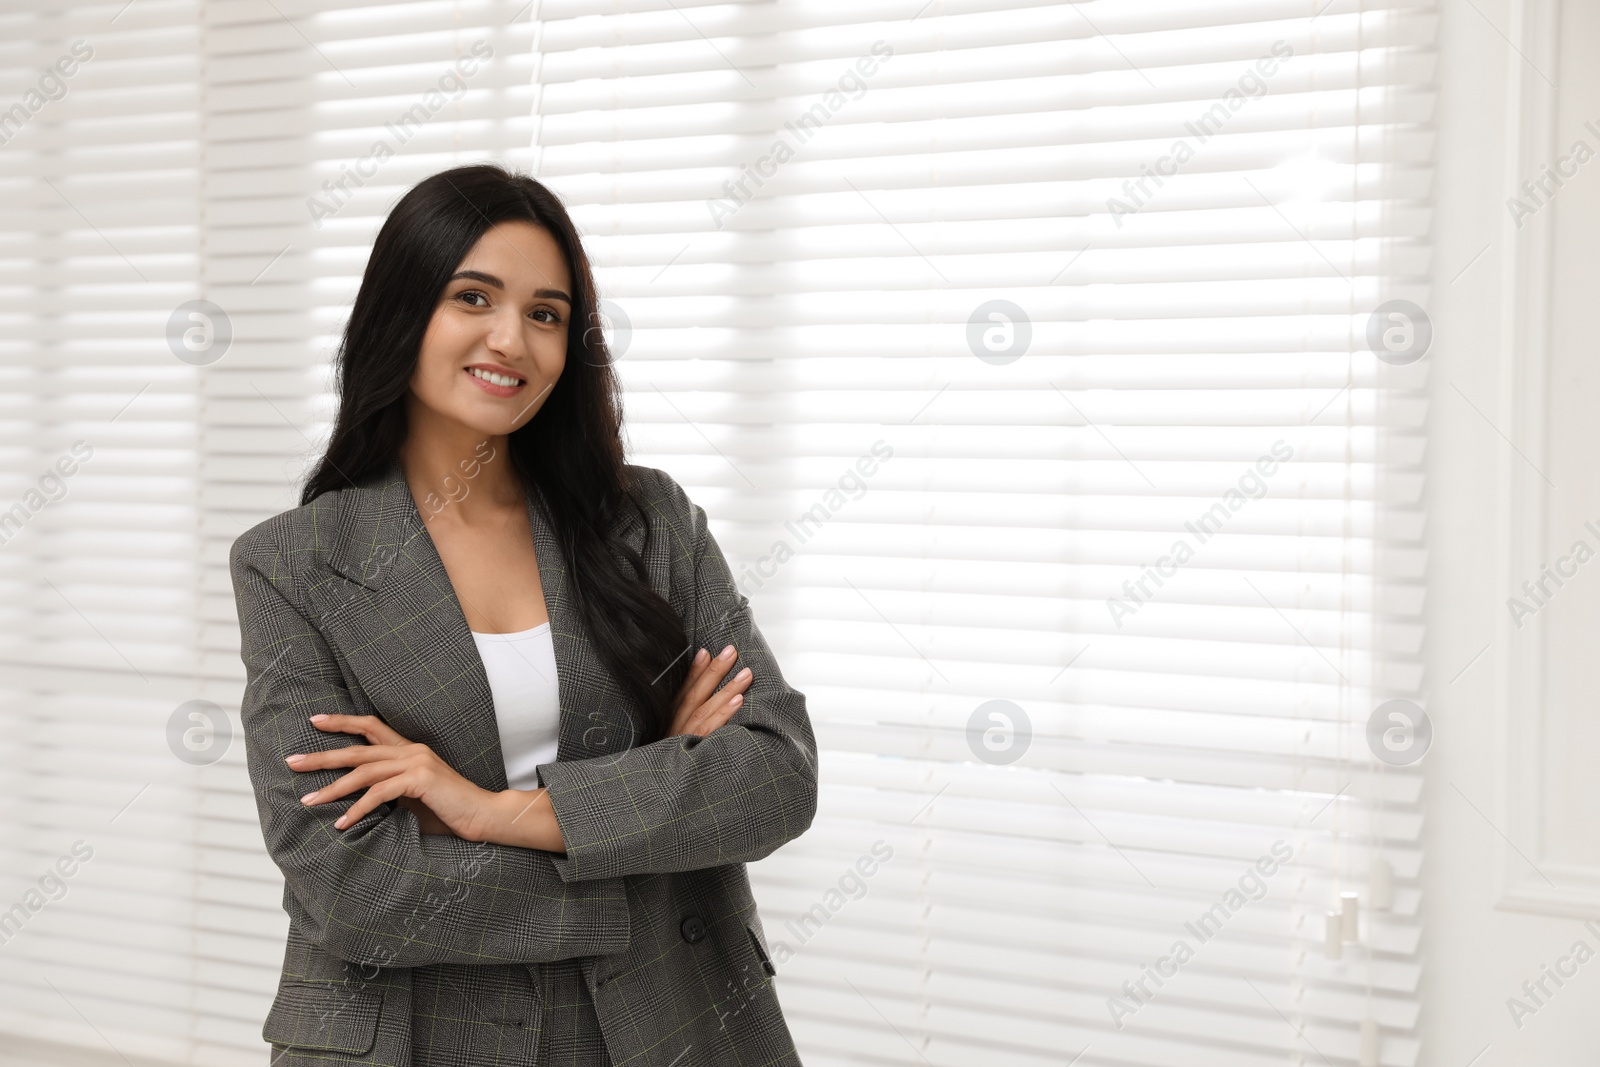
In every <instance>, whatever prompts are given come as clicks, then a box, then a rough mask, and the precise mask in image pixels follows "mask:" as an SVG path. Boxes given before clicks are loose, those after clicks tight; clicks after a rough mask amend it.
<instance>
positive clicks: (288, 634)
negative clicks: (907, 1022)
mask: <svg viewBox="0 0 1600 1067" xmlns="http://www.w3.org/2000/svg"><path fill="white" fill-rule="evenodd" d="M597 321H598V317H597V313H596V297H595V288H594V282H593V277H592V274H591V271H590V267H589V263H588V260H587V258H586V257H585V255H584V252H583V248H582V246H581V244H580V242H579V239H578V235H577V232H576V230H575V229H574V227H573V225H572V222H571V220H570V219H569V218H568V216H567V213H566V211H565V209H564V207H563V206H562V204H561V202H560V201H559V200H558V199H557V198H556V197H555V196H554V195H552V194H551V193H550V192H549V191H548V190H547V189H545V188H544V187H543V186H542V185H540V184H539V183H538V182H536V181H534V180H533V179H531V178H528V177H523V176H518V175H513V174H511V173H508V172H506V171H504V170H502V169H500V168H498V167H495V166H490V165H479V166H470V167H462V168H458V169H455V170H450V171H446V172H444V173H441V174H437V175H434V176H433V177H431V178H428V179H426V180H425V181H423V182H422V183H420V184H419V185H418V186H416V188H414V189H412V190H411V191H410V192H408V193H407V194H406V195H405V196H404V197H403V198H402V199H401V200H400V202H399V203H398V204H397V205H396V206H395V208H394V211H393V212H392V213H391V214H390V216H389V218H388V219H387V220H386V221H385V223H384V225H383V227H382V229H381V230H380V231H379V234H378V238H377V241H376V243H375V244H374V246H373V249H372V254H371V258H370V259H369V261H368V264H367V269H366V273H365V276H364V277H363V279H362V282H361V288H360V291H359V293H358V294H357V296H356V300H355V305H354V307H353V308H352V311H351V316H350V321H349V325H348V326H347V328H346V330H345V335H344V341H343V345H342V347H341V350H340V357H339V375H340V406H339V413H338V416H337V419H336V422H335V425H334V429H333V433H332V436H331V438H330V441H329V444H328V449H327V453H326V455H324V456H323V458H322V460H321V462H320V464H319V465H318V466H317V467H316V468H315V470H314V472H313V473H312V475H311V477H310V479H309V481H308V483H307V485H306V487H305V491H304V495H303V498H302V504H301V506H300V507H298V508H295V509H293V510H291V511H286V512H284V513H283V514H281V515H278V516H276V517H275V518H272V519H269V520H268V521H266V522H264V523H261V524H260V525H259V526H256V527H254V528H253V529H251V530H250V531H249V532H248V533H246V534H245V535H244V536H242V537H240V538H239V539H238V541H237V542H236V543H235V544H234V546H233V551H232V553H231V557H230V565H231V569H232V575H233V583H234V591H235V595H236V597H237V600H238V607H239V621H240V629H241V634H242V642H241V655H242V657H243V659H244V662H245V665H246V669H247V685H246V689H245V695H244V700H243V706H242V717H243V721H244V729H245V740H246V749H247V754H248V762H249V769H250V778H251V782H252V784H253V786H254V789H255V795H256V803H257V807H258V809H259V811H260V815H261V827H262V832H263V835H264V837H265V839H266V843H267V848H268V851H269V852H270V853H271V855H272V858H273V860H274V861H275V862H276V863H277V864H278V866H279V868H280V869H282V871H283V874H284V879H285V889H284V898H283V903H284V908H285V910H286V911H288V913H289V919H290V922H289V934H288V945H287V949H286V952H285V955H284V965H283V975H282V978H281V980H280V983H279V987H278V993H277V998H276V1000H275V1001H274V1002H273V1005H272V1009H271V1012H270V1013H269V1014H268V1016H267V1020H266V1025H265V1026H264V1027H263V1031H262V1033H263V1036H264V1038H265V1039H266V1040H267V1041H268V1042H270V1043H271V1045H272V1049H273V1058H272V1063H273V1064H274V1067H309V1065H311V1064H316V1065H318V1067H327V1065H329V1064H342V1063H362V1064H388V1065H406V1064H409V1065H414V1067H444V1065H461V1067H469V1065H470V1067H484V1065H491V1064H505V1065H508V1067H509V1065H513V1064H515V1065H534V1064H538V1065H541V1067H542V1065H545V1064H564V1065H590V1064H594V1065H603V1064H629V1065H634V1064H637V1065H659V1067H668V1065H672V1067H690V1065H695V1064H704V1065H713V1064H731V1063H744V1064H764V1065H771V1064H798V1063H799V1062H800V1060H799V1057H798V1056H797V1055H796V1053H795V1049H794V1044H793V1041H792V1040H791V1038H790V1034H789V1030H788V1027H787V1025H786V1024H785V1022H784V1019H783V1015H782V1012H781V1011H780V1009H779V1006H778V1002H777V1000H776V999H775V997H774V994H773V990H772V984H771V978H772V975H773V974H774V973H775V971H774V968H773V966H772V964H771V963H770V961H769V960H768V958H767V953H766V948H765V940H764V936H763V933H762V928H761V923H760V921H759V919H758V918H757V916H756V911H755V902H754V900H753V899H752V897H751V894H750V886H749V881H748V879H747V877H746V874H745V868H744V864H745V863H746V862H747V861H750V860H756V859H760V858H762V857H763V856H766V855H768V854H769V853H771V852H772V851H773V850H774V849H776V848H777V847H779V846H780V845H782V844H783V843H784V842H786V841H789V840H792V839H793V838H794V837H796V836H797V835H799V834H800V833H801V832H803V831H804V830H805V829H806V828H807V827H808V826H809V825H810V824H811V820H812V817H813V815H814V814H815V811H816V795H817V770H816V742H815V740H814V738H813V736H812V731H811V725H810V722H809V720H808V718H807V716H806V710H805V698H804V697H803V696H802V694H800V693H799V692H797V691H796V690H794V689H793V688H791V687H790V686H788V685H787V684H786V683H785V682H784V681H783V676H782V674H781V673H780V672H779V670H778V666H777V664H776V663H775V662H774V661H773V659H772V654H771V652H770V651H769V649H768V647H767V645H766V642H765V641H764V640H763V639H762V636H761V633H760V631H759V630H757V628H756V626H755V623H754V622H753V621H752V619H751V617H750V612H749V607H748V602H747V601H746V599H745V598H744V597H743V596H741V595H740V594H739V592H738V590H737V589H736V587H735V586H734V583H733V579H732V576H731V574H730V573H729V569H728V565H727V563H726V562H725V561H724V559H723V556H722V553H721V551H720V549H719V548H718V546H717V543H716V541H715V540H714V539H713V538H712V536H711V534H710V532H709V531H708V530H707V528H706V522H705V512H704V510H703V509H701V508H700V507H698V506H696V505H694V504H693V503H692V502H691V501H690V500H689V499H688V497H687V496H686V495H685V494H684V492H683V490H682V489H681V488H680V487H679V486H678V484H677V483H676V482H675V481H673V479H672V478H671V477H669V476H668V475H666V474H665V473H663V472H661V471H659V470H655V469H652V468H648V467H639V466H633V465H629V464H626V463H624V462H623V458H622V456H623V449H622V441H621V407H620V402H619V399H618V394H617V387H616V382H615V378H614V374H613V370H612V365H611V361H610V357H609V353H608V352H607V349H606V345H605V340H604V338H603V337H602V335H601V333H600V331H599V330H598V329H592V328H590V329H578V328H574V324H590V323H595V322H597ZM718 650H720V652H721V654H720V655H718V654H715V653H717V652H718ZM741 668H742V669H741ZM730 676H731V678H730ZM725 679H726V684H722V685H721V687H720V689H719V684H720V683H723V682H724V680H725Z"/></svg>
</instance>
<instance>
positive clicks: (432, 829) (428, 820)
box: [395, 797, 453, 834]
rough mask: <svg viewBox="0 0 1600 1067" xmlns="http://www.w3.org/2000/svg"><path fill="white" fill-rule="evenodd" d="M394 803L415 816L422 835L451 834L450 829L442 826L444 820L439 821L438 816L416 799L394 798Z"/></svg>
mask: <svg viewBox="0 0 1600 1067" xmlns="http://www.w3.org/2000/svg"><path fill="white" fill-rule="evenodd" d="M395 803H396V804H398V805H399V806H400V807H402V808H405V809H406V810H407V811H409V812H412V813H413V814H415V815H416V817H417V824H418V826H420V827H421V830H422V832H423V833H425V834H448V833H453V831H452V830H451V829H450V827H448V826H446V825H445V824H444V820H442V819H440V818H439V816H437V815H435V814H434V813H433V809H432V808H430V807H428V805H426V804H424V803H423V802H422V801H420V800H418V799H417V798H416V797H396V798H395Z"/></svg>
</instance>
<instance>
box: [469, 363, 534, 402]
mask: <svg viewBox="0 0 1600 1067" xmlns="http://www.w3.org/2000/svg"><path fill="white" fill-rule="evenodd" d="M462 373H463V374H465V375H466V376H467V377H468V378H469V379H471V380H472V384H473V385H476V386H477V387H478V388H479V389H482V390H483V391H484V392H486V393H488V394H489V395H490V396H496V397H508V396H516V395H517V393H518V392H519V391H520V390H521V389H522V387H523V386H525V385H527V384H528V380H527V379H526V378H524V377H522V376H521V375H520V374H514V373H512V372H511V371H510V370H507V369H506V368H504V367H499V366H494V365H490V364H482V363H475V364H473V365H472V366H470V367H463V368H462Z"/></svg>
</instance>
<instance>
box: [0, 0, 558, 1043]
mask: <svg viewBox="0 0 1600 1067" xmlns="http://www.w3.org/2000/svg"><path fill="white" fill-rule="evenodd" d="M15 6H16V5H13V8H15ZM24 6H25V7H26V8H28V11H27V12H24V13H12V14H8V15H5V16H0V20H3V21H0V24H3V25H5V27H6V31H7V32H6V33H5V34H4V36H3V39H4V42H5V43H4V44H3V45H0V56H4V57H5V58H4V60H3V65H4V74H3V76H4V78H5V79H6V81H5V85H6V87H7V93H8V95H7V96H5V97H4V100H5V102H6V104H7V105H9V103H10V102H11V101H12V100H15V99H19V98H21V97H22V95H23V93H24V91H25V89H26V87H28V86H29V85H33V84H36V83H37V81H38V79H39V78H40V76H41V71H42V68H43V67H44V66H45V65H47V64H51V63H53V62H54V61H55V60H56V58H57V57H58V55H61V54H64V53H69V51H70V48H71V46H72V43H73V41H74V40H77V39H79V38H82V39H83V40H84V41H85V42H86V43H87V44H88V45H89V46H90V47H91V48H92V49H93V57H92V58H91V59H89V60H87V61H85V62H83V63H82V64H81V66H80V69H79V71H78V72H77V73H75V74H73V75H72V76H71V77H70V78H67V79H65V81H66V85H67V91H66V94H65V95H64V96H61V97H60V98H59V99H54V100H50V101H49V102H48V103H47V104H46V105H45V106H44V107H43V108H42V109H40V110H39V111H38V112H37V113H36V114H31V115H30V116H29V118H28V120H27V121H26V122H25V123H24V124H23V125H22V127H21V129H20V132H19V133H17V134H16V135H15V136H14V137H13V138H12V139H11V140H9V141H7V142H6V143H5V145H4V146H3V148H0V168H3V169H0V175H3V178H0V180H4V181H5V182H6V183H7V184H8V185H10V186H11V187H12V188H13V189H15V190H18V191H20V192H21V193H22V194H23V195H22V196H14V197H13V198H12V199H11V201H10V203H11V204H12V205H13V207H11V208H9V209H5V211H4V218H5V220H6V231H5V236H4V240H5V241H6V247H7V248H8V252H7V253H6V256H5V260H4V263H5V270H6V283H5V287H4V289H3V291H0V299H3V300H4V301H5V303H4V305H3V306H4V312H3V313H4V314H5V315H6V316H7V319H8V321H9V322H10V323H12V324H13V326H14V328H13V329H11V330H8V331H7V338H8V340H6V341H5V342H3V343H4V344H5V345H6V347H7V348H8V350H9V351H10V352H11V353H13V355H12V358H8V359H7V360H6V361H5V367H4V370H3V372H0V373H3V374H4V375H5V379H4V380H5V382H6V388H5V390H4V392H3V400H0V402H3V403H4V405H5V408H4V410H5V423H4V427H5V430H4V432H5V447H6V449H7V452H8V462H7V463H6V466H5V470H6V479H7V481H6V485H5V488H6V491H7V494H8V495H7V496H6V497H5V499H6V501H7V503H8V504H9V502H10V501H11V500H12V499H19V500H20V499H22V494H23V493H24V492H25V491H26V489H27V487H28V486H29V485H33V484H36V483H37V480H38V478H39V477H40V473H41V472H42V471H43V470H45V467H46V464H48V463H53V462H54V461H55V460H56V459H57V458H58V456H59V455H62V454H65V455H67V456H68V458H71V446H72V443H73V442H74V441H75V440H77V439H79V438H82V439H84V440H85V441H86V442H88V444H89V445H91V446H92V447H93V449H94V451H93V455H92V457H91V458H90V459H89V460H87V461H86V462H84V463H82V464H81V467H80V469H79V472H78V473H76V474H75V475H73V476H72V477H71V478H70V479H64V481H65V483H66V485H67V487H68V488H67V492H66V495H64V496H63V497H62V498H61V499H60V501H59V502H51V503H49V504H48V505H47V506H46V507H44V508H43V509H41V510H40V511H38V513H37V514H35V515H32V516H31V517H30V518H29V519H28V521H27V523H26V528H25V529H23V530H22V532H21V533H20V534H18V535H17V536H16V538H15V539H14V540H13V541H10V542H8V543H6V544H5V545H3V546H0V581H4V582H5V583H6V591H7V593H9V594H11V595H8V596H7V597H6V604H7V607H6V608H5V609H4V610H5V611H6V614H7V624H8V625H7V626H6V628H5V634H6V641H7V644H6V646H5V647H4V651H3V656H4V658H3V660H0V669H3V670H4V672H5V675H4V677H5V684H6V686H7V688H8V689H9V690H10V695H12V696H13V698H14V699H12V700H10V701H8V702H7V709H8V710H7V711H6V713H5V714H6V717H7V720H8V725H9V726H11V727H12V728H11V730H9V731H8V734H7V736H8V739H9V741H8V747H9V748H10V750H11V753H12V755H13V757H14V758H13V760H12V761H11V762H10V765H9V767H8V769H7V771H6V772H5V773H4V777H3V778H0V782H3V783H4V789H5V803H6V805H7V809H8V810H7V815H8V816H9V817H8V818H7V820H6V825H7V839H6V842H5V852H6V863H5V872H6V874H7V876H8V879H7V882H6V883H5V884H6V891H7V893H8V894H9V895H8V896H6V897H4V898H0V899H3V902H4V903H3V905H0V906H9V905H10V904H11V903H12V901H13V900H22V899H23V894H24V893H25V891H26V890H27V888H28V887H29V886H33V887H35V888H37V886H38V880H39V878H40V876H41V874H42V873H43V872H45V871H46V870H48V869H49V868H50V865H51V864H53V863H54V862H55V861H56V860H57V858H58V857H59V856H60V855H62V854H63V853H66V854H67V855H69V857H70V851H69V850H70V848H71V846H72V844H73V843H74V841H75V840H77V839H79V838H82V839H84V840H85V841H86V842H87V843H88V844H89V845H90V846H91V847H92V848H93V849H94V855H93V858H92V859H90V860H89V861H87V862H84V863H82V864H81V865H79V867H78V869H77V872H76V873H75V874H74V875H73V876H72V877H71V878H64V879H63V881H64V882H65V884H66V886H67V892H66V894H65V895H64V896H62V897H61V898H60V899H59V900H54V901H51V902H50V903H48V904H46V905H45V906H44V907H43V908H42V909H41V910H39V911H38V912H37V913H36V914H31V915H30V916H29V918H28V919H27V920H26V922H25V923H24V924H23V925H24V928H23V929H21V931H20V932H19V933H18V934H17V935H16V936H14V937H13V938H11V939H10V940H6V941H5V943H4V944H3V945H0V983H4V988H5V991H6V993H7V995H6V997H5V998H4V1004H3V1005H0V1032H3V1033H5V1034H6V1035H7V1036H6V1041H7V1043H8V1044H9V1043H11V1042H13V1041H15V1042H21V1041H24V1040H26V1041H29V1042H33V1043H36V1045H37V1048H38V1049H39V1051H38V1052H36V1053H34V1055H35V1058H36V1059H38V1060H39V1061H40V1062H62V1063H67V1062H72V1063H77V1062H80V1061H79V1059H77V1058H73V1057H78V1056H82V1057H91V1058H92V1057H94V1056H103V1057H104V1058H105V1059H106V1060H107V1062H112V1063H119V1064H120V1063H123V1062H124V1059H126V1060H129V1061H132V1062H138V1063H143V1062H152V1063H163V1064H171V1063H194V1064H202V1063H203V1064H207V1065H213V1064H229V1063H238V1064H247V1063H248V1064H255V1063H258V1062H260V1060H261V1057H262V1055H263V1054H264V1051H263V1050H264V1046H263V1044H262V1041H261V1024H262V1020H263V1018H264V1017H265V1014H266V1011H267V1007H268V1006H269V1005H270V1003H271V999H272V995H273V993H274V992H275V990H276V987H277V979H278V971H279V968H280V966H281V963H282V954H283V944H284V935H285V932H286V929H287V918H286V917H285V916H284V914H283V911H282V906H281V896H282V887H283V881H282V877H281V875H280V874H279V872H278V871H277V869H276V868H275V867H274V866H273V864H272V862H271V860H270V859H269V858H268V857H267V855H266V852H265V849H264V847H263V845H262V841H261V834H260V828H259V825H258V823H257V815H256V810H255V804H254V800H253V798H252V795H251V792H250V786H249V781H248V778H247V776H246V774H245V770H244V760H243V756H244V753H243V742H242V738H241V737H240V736H239V731H238V704H239V698H240V691H241V687H242V683H243V669H242V665H241V664H240V662H239V658H238V655H239V654H238V633H237V624H236V620H235V618H234V606H233V594H232V587H231V584H230V581H229V578H228V574H227V568H226V563H227V552H228V548H229V546H230V545H231V543H232V541H233V539H234V538H235V537H236V536H238V534H239V533H241V532H243V531H244V530H245V529H248V528H249V527H250V526H252V525H254V524H255V523H256V522H258V521H260V520H261V519H263V518H265V517H267V516H268V515H270V514H273V513H275V512H277V511H280V510H282V509H284V508H287V507H290V506H293V504H294V503H295V502H296V500H297V497H298V489H299V484H300V482H301V480H302V478H303V474H304V472H305V469H306V468H307V467H308V465H309V463H310V461H311V459H312V458H313V457H314V456H315V454H316V453H317V452H318V446H319V445H320V443H321V442H322V441H323V440H324V439H325V438H326V434H327V430H328V424H329V422H330V421H331V416H332V410H333V409H332V396H331V393H332V388H331V385H332V383H331V380H330V378H329V375H328V367H329V360H330V358H331V356H332V354H333V351H334V349H335V347H336V345H337V340H338V334H339V331H340V329H341V327H342V325H343V318H344V315H345V314H346V313H347V311H348V306H349V302H350V300H351V299H352V298H353V296H354V293H355V288H356V286H357V284H359V280H360V275H361V272H362V269H363V268H364V266H365V260H366V255H367V250H368V247H369V246H370V244H371V241H372V239H373V237H374V236H375V235H376V231H377V226H378V225H379V224H380V223H381V221H382V218H383V217H384V216H385V215H386V214H387V211H388V207H389V206H390V204H392V202H393V201H394V200H395V199H396V198H397V197H398V196H399V195H400V194H401V193H402V192H403V191H404V190H405V189H406V188H409V187H410V186H411V185H412V184H414V183H415V182H416V181H418V180H419V179H421V178H422V177H424V176H426V175H427V174H431V173H434V172H435V171H438V170H442V169H445V168H447V167H450V166H454V165H457V164H460V163H465V162H471V161H475V160H478V159H483V158H496V159H500V160H503V161H506V162H509V163H511V164H512V165H514V166H515V165H521V166H524V167H525V166H527V164H528V161H529V160H528V145H529V144H530V142H531V135H532V114H533V103H532V94H533V77H532V74H533V68H534V59H535V55H534V51H533V48H532V41H533V37H534V33H535V27H534V25H533V24H532V22H531V21H530V19H529V17H528V13H529V9H528V7H527V6H526V5H525V4H523V3H520V2H519V3H510V2H500V0H482V2H475V3H474V2H460V3H455V2H444V3H440V2H401V3H390V4H384V5H375V4H356V3H351V4H332V5H330V4H323V3H313V2H308V0H298V2H297V0H273V2H272V3H268V4H261V3H245V2H227V0H223V2H207V3H196V2H187V3H175V2H171V0H167V2H163V0H139V2H138V3H137V4H134V5H127V6H126V7H125V6H124V4H122V3H116V4H111V5H105V6H102V7H94V8H82V9H73V10H71V11H58V10H56V9H54V8H53V7H52V5H45V4H30V5H24ZM7 132H9V130H8V129H7V128H6V127H5V125H4V117H3V116H0V134H3V133H7ZM53 187H54V188H53ZM56 189H58V190H59V194H58V193H57V192H56V191H54V190H56ZM69 200H70V201H71V202H70V203H69V202H68V201H69ZM119 253H120V254H119ZM195 302H201V303H198V304H196V303H195ZM191 305H193V306H191ZM196 315H198V316H199V317H195V316H196ZM180 353H181V354H180ZM119 412H120V414H119ZM0 534H3V531H0ZM196 701H198V702H201V703H198V704H193V705H191V702H196ZM193 708H198V709H199V711H198V712H197V714H200V715H201V719H200V720H193V719H190V718H188V714H189V711H190V710H192V709H193ZM174 721H176V722H177V726H175V727H174V726H172V725H171V724H172V723H173V722H174ZM230 734H231V737H230V736H229V735H230ZM179 752H181V753H184V754H185V755H186V756H187V758H184V757H183V756H179V755H176V754H175V753H179ZM63 797H67V798H70V799H69V800H68V801H67V802H66V803H63V802H62V798H63ZM130 799H131V800H132V803H131V804H130ZM124 805H127V807H126V809H125V810H120V809H123V808H124ZM113 820H114V821H113ZM3 932H4V931H3V930H0V933H3ZM74 1046H75V1047H76V1051H69V1049H71V1048H72V1047H74ZM19 1047H20V1046H19ZM31 1047H33V1046H32V1045H30V1048H31ZM51 1048H56V1049H57V1051H55V1052H51V1051H48V1050H49V1049H51Z"/></svg>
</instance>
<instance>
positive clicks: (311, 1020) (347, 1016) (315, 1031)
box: [261, 981, 383, 1053]
mask: <svg viewBox="0 0 1600 1067" xmlns="http://www.w3.org/2000/svg"><path fill="white" fill-rule="evenodd" d="M382 1007H383V994H382V993H381V992H377V991H374V990H370V989H349V988H346V987H345V986H344V985H342V984H338V983H333V982H294V981H284V982H280V983H279V984H278V995H277V997H276V999H274V1000H273V1002H272V1010H271V1011H269V1012H267V1021H266V1025H264V1026H262V1028H261V1036H262V1038H264V1039H265V1040H267V1041H269V1042H274V1043H276V1044H280V1045H289V1046H292V1047H294V1048H317V1049H327V1050H329V1051H331V1052H354V1053H362V1052H367V1051H370V1050H371V1048H372V1044H373V1042H374V1041H375V1040H376V1039H377V1035H378V1014H379V1012H380V1011H381V1009H382Z"/></svg>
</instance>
